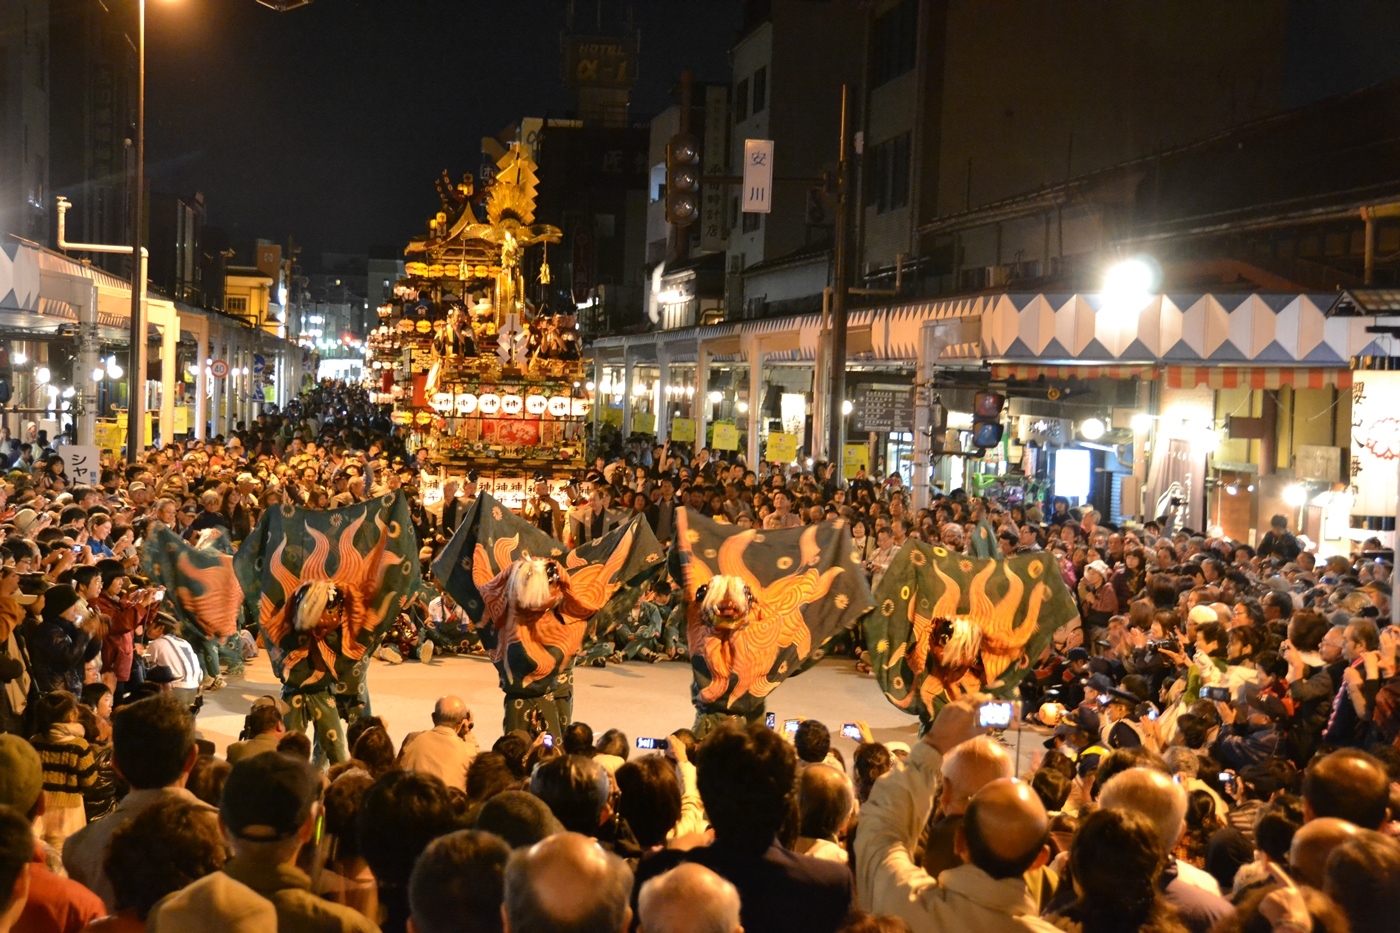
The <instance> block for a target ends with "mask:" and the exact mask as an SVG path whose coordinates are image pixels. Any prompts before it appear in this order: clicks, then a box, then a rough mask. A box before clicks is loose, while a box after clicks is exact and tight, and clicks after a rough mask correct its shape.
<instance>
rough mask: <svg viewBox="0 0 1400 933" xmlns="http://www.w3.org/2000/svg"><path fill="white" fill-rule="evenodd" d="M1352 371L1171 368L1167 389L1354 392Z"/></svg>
mask: <svg viewBox="0 0 1400 933" xmlns="http://www.w3.org/2000/svg"><path fill="white" fill-rule="evenodd" d="M1351 375H1352V374H1351V370H1349V369H1324V368H1322V367H1317V366H1168V367H1167V388H1169V389H1194V388H1196V387H1197V386H1209V387H1210V388H1212V389H1277V388H1279V387H1281V386H1292V387H1293V388H1295V389H1327V388H1332V387H1336V388H1338V389H1349V388H1351Z"/></svg>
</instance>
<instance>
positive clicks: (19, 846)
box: [0, 807, 34, 933]
mask: <svg viewBox="0 0 1400 933" xmlns="http://www.w3.org/2000/svg"><path fill="white" fill-rule="evenodd" d="M33 858H34V829H33V827H31V826H30V825H29V821H28V820H26V819H25V818H24V817H23V816H21V815H20V814H19V813H18V812H17V811H15V810H14V809H12V808H10V807H0V933H10V930H12V929H14V926H15V924H16V923H17V922H18V921H19V915H20V912H21V911H23V910H24V905H25V903H26V902H27V901H28V900H29V863H30V862H31V861H32V860H33Z"/></svg>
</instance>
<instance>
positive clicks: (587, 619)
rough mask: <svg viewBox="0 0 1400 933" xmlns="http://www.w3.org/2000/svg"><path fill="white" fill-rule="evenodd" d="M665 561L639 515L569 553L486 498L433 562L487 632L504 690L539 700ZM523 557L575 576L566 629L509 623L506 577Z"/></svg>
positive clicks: (564, 610) (564, 611) (565, 607)
mask: <svg viewBox="0 0 1400 933" xmlns="http://www.w3.org/2000/svg"><path fill="white" fill-rule="evenodd" d="M662 556H663V555H662V550H661V545H660V544H659V543H658V542H657V540H656V536H655V535H654V534H652V531H651V526H650V525H648V524H647V523H646V520H645V519H644V518H642V517H641V516H640V515H638V516H636V517H634V518H633V519H632V520H631V521H629V522H628V523H627V524H625V525H622V526H621V527H619V528H615V529H613V530H612V531H610V532H608V533H607V534H606V535H604V536H603V537H601V538H598V539H597V540H595V541H590V542H588V543H586V544H583V545H580V546H579V547H577V548H575V549H574V550H572V551H566V549H565V548H564V545H562V544H560V543H559V542H558V541H555V540H554V539H553V538H551V537H549V535H547V534H545V533H544V532H542V531H540V530H539V529H538V528H536V527H535V526H534V525H532V524H530V523H529V522H527V521H525V520H524V519H522V518H520V517H519V516H517V515H516V514H515V513H513V512H512V511H511V510H510V509H509V508H507V507H506V506H504V505H502V504H501V503H500V502H498V501H496V500H495V499H494V498H492V497H491V496H490V495H487V494H485V493H483V494H481V495H479V496H478V497H477V499H476V502H475V503H473V504H472V507H471V508H470V509H469V510H468V511H467V514H466V516H465V517H464V518H463V519H462V524H461V526H460V527H458V529H457V532H456V534H454V535H453V536H452V540H451V541H450V542H448V544H447V547H445V548H443V551H442V554H441V555H440V556H439V557H438V559H437V560H436V561H434V562H433V574H434V575H435V576H436V577H437V579H438V581H439V582H440V583H441V584H442V588H443V589H444V590H446V591H447V593H448V595H450V596H451V597H452V598H453V599H454V600H456V601H457V602H458V603H460V604H461V606H462V607H463V608H464V609H465V610H466V611H467V615H468V616H470V617H471V619H472V621H473V622H474V623H477V624H479V625H481V626H482V627H481V641H482V644H483V645H485V646H486V648H487V649H488V650H489V651H490V654H491V660H492V661H493V662H494V663H495V665H496V668H497V671H498V673H499V674H500V679H501V688H502V689H503V690H505V691H506V692H507V693H508V694H510V695H516V696H538V695H543V694H544V693H545V692H548V691H549V690H551V689H553V687H554V686H555V685H556V683H557V681H558V678H559V677H560V676H562V675H563V674H566V673H567V672H568V671H569V670H570V669H571V668H572V667H573V664H574V662H575V660H576V658H577V655H578V653H579V651H580V650H582V648H583V646H584V645H585V644H586V643H587V642H588V640H589V639H590V638H592V637H594V634H595V632H594V629H595V624H594V619H597V618H602V619H615V618H617V617H619V616H620V615H621V614H622V612H621V611H620V607H621V605H623V604H626V603H628V601H629V600H630V601H631V603H635V602H636V600H637V599H638V598H640V589H641V586H642V584H643V583H645V581H646V580H647V579H649V578H650V577H651V576H653V575H654V574H656V573H658V572H660V570H661V568H662V567H663V566H664V564H665V561H664V560H663V559H662ZM525 557H533V558H553V559H555V560H557V561H558V562H559V564H560V565H561V566H563V567H564V569H565V571H566V572H567V573H568V574H569V577H570V579H571V581H572V582H571V585H570V594H571V595H570V596H569V598H567V599H565V601H564V602H563V603H562V604H561V607H560V611H559V613H558V617H559V621H561V622H562V625H552V626H549V627H548V628H547V629H545V628H541V629H540V630H539V631H535V630H533V629H531V630H528V631H525V630H522V629H521V627H519V626H507V625H506V617H507V615H508V614H509V612H510V611H511V610H510V607H509V604H508V600H507V599H506V597H505V593H504V587H503V586H502V583H503V580H502V578H501V576H500V575H501V571H503V570H505V569H507V568H509V567H510V565H511V564H512V563H513V562H514V561H516V560H519V559H521V558H525ZM628 608H630V604H629V605H628ZM483 622H484V623H485V624H482V623H483Z"/></svg>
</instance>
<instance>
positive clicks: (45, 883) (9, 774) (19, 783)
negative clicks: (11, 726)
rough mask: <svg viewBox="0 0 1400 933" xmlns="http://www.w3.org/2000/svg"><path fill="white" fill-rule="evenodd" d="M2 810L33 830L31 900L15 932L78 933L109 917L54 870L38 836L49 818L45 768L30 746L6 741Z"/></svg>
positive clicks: (12, 738) (2, 745)
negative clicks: (53, 932) (39, 825)
mask: <svg viewBox="0 0 1400 933" xmlns="http://www.w3.org/2000/svg"><path fill="white" fill-rule="evenodd" d="M0 807H8V808H9V809H10V810H12V811H14V812H15V813H18V814H20V815H21V816H22V817H23V819H24V820H25V821H26V822H27V823H28V824H29V827H30V833H31V835H30V840H29V852H30V858H31V861H30V864H29V896H28V899H27V900H26V901H25V904H24V908H23V910H21V911H20V915H19V921H18V922H17V923H16V924H15V926H16V927H17V928H18V929H20V930H65V931H67V930H78V929H81V928H82V927H83V926H84V925H85V924H87V923H90V922H91V921H93V920H96V919H97V918H98V917H101V916H103V915H105V914H106V913H107V910H106V909H105V908H104V907H103V905H102V900H101V898H99V897H98V896H97V895H96V894H93V893H92V892H91V891H89V890H88V889H87V888H85V887H83V886H82V885H81V884H79V883H78V882H76V881H73V880H71V879H69V878H64V877H62V876H61V875H56V874H54V873H53V872H52V871H50V870H49V868H48V866H47V865H46V864H45V862H46V852H45V849H44V847H43V845H42V844H41V843H40V842H39V840H38V839H37V838H35V836H34V827H35V823H37V822H38V821H39V820H41V819H42V818H43V815H44V764H43V762H42V761H40V760H39V753H38V752H36V751H35V750H34V748H33V746H31V745H30V744H29V743H28V742H26V741H25V740H24V739H22V738H20V737H19V736H17V735H0Z"/></svg>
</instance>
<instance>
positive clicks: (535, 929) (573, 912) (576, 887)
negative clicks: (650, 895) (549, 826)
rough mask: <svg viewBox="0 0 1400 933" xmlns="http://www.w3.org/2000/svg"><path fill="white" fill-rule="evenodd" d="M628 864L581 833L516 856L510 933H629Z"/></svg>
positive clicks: (511, 870)
mask: <svg viewBox="0 0 1400 933" xmlns="http://www.w3.org/2000/svg"><path fill="white" fill-rule="evenodd" d="M631 895H632V872H631V871H630V870H629V869H628V868H627V863H626V862H624V861H623V860H622V859H620V858H618V857H617V856H616V855H613V854H612V853H610V852H607V851H605V850H604V849H603V848H602V847H601V846H599V845H598V844H597V843H596V842H595V841H594V840H592V839H589V838H588V837H587V836H581V835H579V834H578V833H560V834H559V835H557V836H550V837H549V838H548V839H546V840H544V841H543V842H540V843H536V844H535V845H533V846H531V847H530V848H528V849H517V850H516V851H515V852H513V853H512V854H511V857H510V862H509V863H507V865H506V872H505V909H504V913H505V928H506V929H507V930H508V931H509V933H558V931H563V930H587V931H589V933H624V931H625V930H627V929H628V927H630V926H631V923H632V909H631V907H630V906H628V902H629V900H630V898H631Z"/></svg>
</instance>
